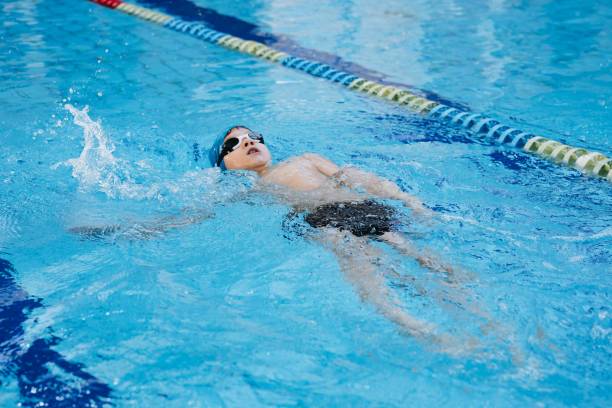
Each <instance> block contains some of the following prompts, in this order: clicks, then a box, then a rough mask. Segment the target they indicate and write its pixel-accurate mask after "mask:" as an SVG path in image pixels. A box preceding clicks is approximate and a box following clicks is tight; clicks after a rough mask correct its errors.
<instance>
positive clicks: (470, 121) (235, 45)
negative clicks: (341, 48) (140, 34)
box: [90, 0, 612, 182]
mask: <svg viewBox="0 0 612 408" xmlns="http://www.w3.org/2000/svg"><path fill="white" fill-rule="evenodd" d="M90 1H92V2H94V3H97V4H100V5H103V6H106V7H108V8H111V9H116V10H120V11H122V12H124V13H126V14H130V15H133V16H136V17H139V18H141V19H143V20H147V21H150V22H152V23H155V24H159V25H161V26H164V27H167V28H170V29H172V30H175V31H178V32H181V33H185V34H188V35H190V36H192V37H195V38H198V39H200V40H203V41H207V42H209V43H212V44H217V45H221V46H223V47H225V48H229V49H232V50H235V51H239V52H242V53H245V54H249V55H252V56H254V57H257V58H261V59H264V60H267V61H270V62H274V63H277V64H281V65H283V66H285V67H287V68H292V69H295V70H299V71H303V72H305V73H307V74H309V75H312V76H315V77H318V78H323V79H326V80H328V81H331V82H336V83H338V84H341V85H344V86H345V87H347V88H349V89H351V90H354V91H359V92H363V93H366V94H368V95H373V96H377V97H379V98H382V99H385V100H387V101H389V102H392V103H395V104H397V105H400V106H403V107H405V108H407V109H409V110H411V111H414V112H417V113H419V114H422V115H426V116H428V117H431V118H435V119H437V120H441V121H445V122H449V123H451V124H453V125H457V126H462V127H464V128H466V129H468V130H470V131H472V132H474V133H475V134H478V135H480V136H482V137H483V138H486V139H489V140H491V141H495V142H497V143H498V144H503V145H507V146H512V147H516V148H519V149H522V150H523V151H525V152H527V153H530V154H534V155H537V156H540V157H543V158H546V159H548V160H551V161H553V162H555V163H558V164H561V165H565V166H568V167H573V168H575V169H578V170H580V171H581V172H583V173H585V174H588V175H592V176H598V177H602V178H604V179H606V180H608V181H609V182H612V159H610V158H608V157H606V156H605V155H603V154H602V153H599V152H591V151H589V150H587V149H583V148H577V147H573V146H569V145H565V144H562V143H560V142H558V141H555V140H553V139H548V138H545V137H543V136H538V135H534V134H531V133H528V132H524V131H522V130H519V129H515V128H513V127H511V126H508V125H505V124H503V123H501V122H499V121H497V120H495V119H493V118H490V117H486V116H484V115H481V114H479V113H474V112H471V111H467V110H461V109H458V108H453V107H450V106H448V105H445V104H443V103H439V102H435V101H432V100H429V99H427V98H425V97H423V96H422V95H417V94H416V93H414V92H412V91H410V90H408V89H404V88H400V87H396V86H391V85H384V84H380V83H378V82H375V81H370V80H368V79H365V78H361V77H359V76H357V75H353V74H351V73H349V72H344V71H340V70H336V69H334V68H333V67H331V66H329V65H327V64H323V63H321V62H318V61H312V60H307V59H303V58H298V57H294V56H292V55H289V54H288V53H286V52H282V51H278V50H276V49H274V48H271V47H269V46H267V45H265V44H262V43H260V42H257V41H251V40H243V39H242V38H239V37H235V36H232V35H229V34H226V33H223V32H220V31H217V30H212V29H210V28H208V27H207V26H205V25H203V24H201V23H198V22H189V21H184V20H182V19H180V18H176V17H172V16H170V15H167V14H164V13H160V12H158V11H155V10H150V9H147V8H144V7H140V6H137V5H135V4H131V3H126V2H124V1H121V0H90Z"/></svg>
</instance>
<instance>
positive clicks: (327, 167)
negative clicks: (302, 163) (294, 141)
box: [301, 153, 340, 176]
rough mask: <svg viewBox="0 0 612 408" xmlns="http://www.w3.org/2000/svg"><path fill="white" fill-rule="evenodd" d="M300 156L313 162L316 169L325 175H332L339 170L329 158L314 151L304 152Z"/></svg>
mask: <svg viewBox="0 0 612 408" xmlns="http://www.w3.org/2000/svg"><path fill="white" fill-rule="evenodd" d="M301 157H303V158H304V159H306V160H308V161H310V162H311V163H313V164H314V165H315V166H316V167H317V169H318V170H319V171H320V172H321V173H323V174H325V175H326V176H332V175H334V174H335V173H337V172H338V171H339V170H340V167H338V165H337V164H336V163H334V162H332V161H331V160H329V159H327V158H325V157H323V156H321V155H320V154H316V153H304V154H303V155H302V156H301Z"/></svg>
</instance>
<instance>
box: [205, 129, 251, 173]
mask: <svg viewBox="0 0 612 408" xmlns="http://www.w3.org/2000/svg"><path fill="white" fill-rule="evenodd" d="M236 128H244V129H249V128H248V127H246V126H242V125H238V126H232V127H230V128H228V129H226V130H225V131H224V132H223V133H220V134H219V136H217V138H216V139H215V141H214V142H213V145H212V147H211V148H210V150H209V151H208V160H210V165H211V166H213V167H220V168H221V170H227V168H226V167H225V163H224V162H223V160H221V163H219V164H218V165H217V162H218V161H219V155H220V154H221V150H222V149H223V140H224V139H225V136H227V135H228V134H229V133H230V132H231V131H232V130H234V129H236ZM249 130H250V129H249Z"/></svg>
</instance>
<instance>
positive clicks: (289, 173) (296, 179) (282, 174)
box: [263, 158, 328, 191]
mask: <svg viewBox="0 0 612 408" xmlns="http://www.w3.org/2000/svg"><path fill="white" fill-rule="evenodd" d="M263 181H265V182H266V183H272V184H278V185H282V186H285V187H289V188H290V189H292V190H297V191H311V190H315V189H317V188H319V187H321V186H322V185H323V184H324V183H325V182H327V181H328V177H327V176H325V175H324V174H322V173H321V172H320V171H319V170H318V169H317V167H316V166H315V165H314V164H313V163H312V162H310V161H309V160H307V159H303V158H293V159H290V160H287V161H285V162H283V163H280V164H279V165H277V166H276V167H275V168H274V169H273V170H272V171H270V172H269V173H268V174H267V175H266V176H265V177H263Z"/></svg>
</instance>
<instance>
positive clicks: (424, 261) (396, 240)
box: [379, 231, 455, 281]
mask: <svg viewBox="0 0 612 408" xmlns="http://www.w3.org/2000/svg"><path fill="white" fill-rule="evenodd" d="M379 239H381V240H383V241H385V242H386V243H388V244H389V245H391V246H392V247H393V248H395V249H397V250H398V251H399V252H401V253H402V254H404V255H406V256H409V257H411V258H414V259H415V260H416V261H417V262H418V263H419V264H420V265H421V266H423V267H424V268H427V269H429V270H431V271H433V272H440V273H443V274H445V275H446V276H447V278H448V280H449V281H451V280H454V278H455V268H453V267H452V266H450V265H447V264H445V263H443V262H440V260H438V259H436V258H437V257H434V255H433V254H431V253H427V251H424V250H419V249H418V248H416V247H415V246H414V245H413V244H412V242H410V240H408V239H406V238H405V237H403V236H402V235H401V234H399V233H397V232H392V231H389V232H385V233H384V234H383V235H381V236H380V237H379Z"/></svg>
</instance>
